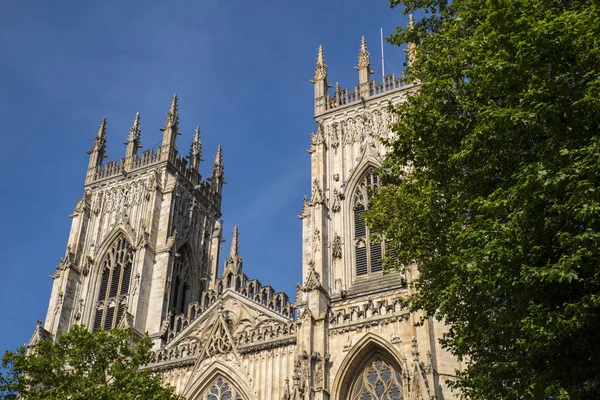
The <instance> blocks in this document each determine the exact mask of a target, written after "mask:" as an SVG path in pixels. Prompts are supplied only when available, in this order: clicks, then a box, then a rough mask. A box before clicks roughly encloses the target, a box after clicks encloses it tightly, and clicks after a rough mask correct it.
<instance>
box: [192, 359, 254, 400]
mask: <svg viewBox="0 0 600 400" xmlns="http://www.w3.org/2000/svg"><path fill="white" fill-rule="evenodd" d="M219 377H222V378H223V379H224V380H226V381H227V382H228V383H229V384H230V385H232V386H233V387H235V389H236V390H237V391H238V392H239V393H240V394H241V395H242V397H243V398H244V400H254V399H255V397H254V396H253V395H252V391H251V389H250V386H249V385H248V383H247V380H246V377H244V376H243V375H242V374H240V373H239V372H238V371H236V370H235V369H234V368H231V367H230V366H229V365H228V364H227V363H225V362H223V361H221V360H211V364H210V366H209V367H208V369H207V370H206V371H204V372H202V373H201V374H199V375H196V374H192V376H191V377H190V380H189V381H188V384H187V385H186V388H185V389H184V391H183V393H182V394H183V396H184V397H185V398H186V399H188V400H204V398H203V397H201V396H202V395H203V394H204V392H205V391H206V390H208V389H209V388H210V386H211V385H212V384H213V382H214V381H215V380H216V379H217V378H219Z"/></svg>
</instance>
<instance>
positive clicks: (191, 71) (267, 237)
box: [0, 0, 407, 353]
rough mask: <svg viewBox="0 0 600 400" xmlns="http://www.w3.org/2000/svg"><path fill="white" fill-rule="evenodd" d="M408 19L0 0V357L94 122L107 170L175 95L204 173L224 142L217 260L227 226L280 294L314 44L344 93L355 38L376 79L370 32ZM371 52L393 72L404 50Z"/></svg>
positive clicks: (44, 259)
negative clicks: (198, 134)
mask: <svg viewBox="0 0 600 400" xmlns="http://www.w3.org/2000/svg"><path fill="white" fill-rule="evenodd" d="M406 21H407V18H406V16H404V15H402V13H401V10H399V9H397V10H390V9H389V7H388V2H387V0H302V1H289V0H253V1H249V0H194V1H192V0H190V1H183V0H181V1H180V0H172V1H150V0H145V1H129V0H91V1H79V0H71V1H66V0H54V1H46V0H38V1H33V0H32V1H22V0H0V54H1V55H2V56H1V57H2V62H0V121H1V123H2V131H1V132H2V133H1V138H2V150H3V151H2V156H0V169H1V170H2V171H3V173H2V175H1V177H0V185H1V186H0V187H1V188H2V195H1V196H0V226H1V227H2V229H0V254H1V255H2V258H1V261H0V304H2V307H0V353H3V352H4V350H5V349H14V348H16V347H17V346H20V345H22V344H24V343H26V342H27V341H28V340H29V337H30V336H31V334H32V332H33V329H34V327H35V322H36V320H37V319H38V318H42V319H43V318H44V317H45V314H46V309H47V305H48V299H49V296H50V289H51V285H52V281H51V279H50V278H49V275H50V274H52V273H53V272H54V270H55V267H56V265H57V263H58V260H59V258H60V257H62V256H63V255H64V253H65V247H66V240H67V236H68V231H69V228H70V223H71V220H70V219H69V217H68V215H69V214H70V213H71V212H72V211H73V208H74V206H75V201H76V199H77V198H78V197H81V194H82V191H83V181H84V177H85V172H86V168H87V162H88V156H87V154H86V151H88V150H89V148H90V146H91V143H92V140H93V137H94V134H95V132H96V130H97V127H98V125H99V122H100V119H101V118H102V117H104V116H106V117H107V120H108V143H107V152H108V156H109V160H118V159H120V158H121V157H123V155H124V152H125V145H123V142H124V141H125V139H126V137H127V132H128V129H129V127H130V125H131V122H132V121H133V118H134V115H135V113H136V112H138V111H139V112H140V114H141V121H142V143H143V145H144V149H148V148H152V147H154V146H155V145H156V144H157V143H158V142H159V141H160V140H161V132H160V131H159V128H160V127H161V126H162V124H163V123H164V117H165V114H166V112H167V109H168V106H169V101H170V99H171V96H172V95H173V93H177V94H178V96H179V105H180V130H181V131H182V132H183V135H182V136H179V137H178V138H177V141H178V148H179V149H180V151H181V152H183V153H186V154H187V152H188V149H189V144H190V141H191V139H192V136H193V131H194V128H195V126H196V125H200V126H201V129H202V137H203V148H204V158H205V159H206V161H205V162H204V163H202V165H201V167H200V169H201V173H202V174H203V176H208V175H209V174H210V168H211V165H212V161H213V159H214V153H215V150H216V147H217V145H218V144H219V143H220V144H222V146H223V151H224V159H225V174H226V180H227V182H228V184H227V185H226V186H225V189H224V200H223V210H222V211H223V216H224V220H225V228H224V230H225V234H226V239H227V242H226V243H224V250H227V249H228V246H229V239H230V235H231V231H232V229H233V225H234V224H238V225H239V227H240V252H241V256H242V258H243V260H244V271H245V272H246V274H248V275H249V276H250V277H256V278H258V279H259V280H260V281H261V282H262V283H263V284H271V285H273V286H274V287H275V288H276V289H277V290H284V291H286V292H287V293H288V294H289V295H290V297H291V298H292V299H293V296H294V293H295V290H294V285H295V284H296V283H297V282H299V281H300V276H301V263H300V259H301V257H300V250H301V231H300V228H301V225H300V220H299V219H298V218H297V215H298V214H299V212H300V209H301V205H302V196H303V195H304V194H309V191H310V158H309V154H307V153H306V149H307V148H308V145H309V134H310V133H311V132H312V131H314V130H315V124H314V121H313V119H312V116H313V113H312V112H313V100H312V99H313V87H312V85H311V84H310V82H309V80H310V79H311V78H312V76H313V69H314V65H315V60H316V55H317V47H318V46H319V44H323V46H324V48H325V58H326V61H327V64H328V65H329V80H330V82H331V83H332V84H334V83H335V82H336V81H339V82H340V85H341V86H342V87H350V88H353V87H354V85H355V84H356V83H357V80H358V73H357V71H355V70H354V68H353V67H354V66H355V65H356V62H357V54H358V49H359V44H360V38H361V36H362V35H365V36H366V38H367V41H368V43H369V49H370V50H371V54H372V64H373V69H374V70H375V71H376V74H375V76H377V77H378V79H380V75H381V62H380V61H379V58H380V50H379V28H380V27H382V28H383V31H384V35H389V34H390V33H392V32H393V31H394V30H395V27H396V26H399V25H401V26H404V25H405V24H406ZM385 53H386V68H385V69H386V73H391V72H396V73H397V74H400V73H401V71H402V62H403V61H404V58H405V57H404V53H403V52H402V51H401V50H400V49H399V48H396V47H391V46H389V45H387V44H386V45H385Z"/></svg>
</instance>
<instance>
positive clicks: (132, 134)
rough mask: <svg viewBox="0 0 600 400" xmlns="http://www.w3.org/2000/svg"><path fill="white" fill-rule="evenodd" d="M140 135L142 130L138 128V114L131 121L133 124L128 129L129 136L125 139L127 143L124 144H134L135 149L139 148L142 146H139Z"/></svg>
mask: <svg viewBox="0 0 600 400" xmlns="http://www.w3.org/2000/svg"><path fill="white" fill-rule="evenodd" d="M141 133H142V128H141V126H140V113H139V112H137V113H135V118H134V120H133V124H132V125H131V128H129V136H128V137H127V141H126V142H125V144H129V143H132V142H135V147H136V148H140V147H142V145H141V144H140V137H141Z"/></svg>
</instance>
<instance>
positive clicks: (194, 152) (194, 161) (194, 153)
mask: <svg viewBox="0 0 600 400" xmlns="http://www.w3.org/2000/svg"><path fill="white" fill-rule="evenodd" d="M188 158H189V159H190V168H192V169H194V170H196V171H198V170H199V168H200V161H204V160H203V159H202V140H201V139H200V127H199V126H197V127H196V130H195V132H194V140H192V146H191V148H190V155H189V156H188Z"/></svg>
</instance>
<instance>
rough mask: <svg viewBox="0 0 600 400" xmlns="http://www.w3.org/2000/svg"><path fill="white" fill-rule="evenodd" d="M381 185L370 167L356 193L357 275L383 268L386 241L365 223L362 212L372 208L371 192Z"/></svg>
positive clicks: (355, 240) (355, 238) (355, 239)
mask: <svg viewBox="0 0 600 400" xmlns="http://www.w3.org/2000/svg"><path fill="white" fill-rule="evenodd" d="M378 186H379V177H378V176H377V175H376V174H375V170H374V169H373V168H369V169H368V170H367V171H366V172H365V174H364V175H363V178H362V179H361V181H360V183H359V184H358V186H357V188H356V193H355V195H354V246H355V261H356V275H357V276H364V275H369V274H372V273H376V272H381V271H382V270H383V262H382V259H383V257H384V256H385V243H384V241H378V240H376V239H377V233H376V232H372V231H370V230H369V228H368V227H367V226H366V225H365V221H364V219H363V217H362V214H363V213H364V212H365V211H366V210H370V209H371V194H372V193H371V192H372V190H374V189H376V188H377V187H378Z"/></svg>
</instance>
